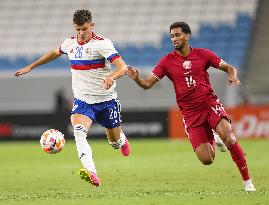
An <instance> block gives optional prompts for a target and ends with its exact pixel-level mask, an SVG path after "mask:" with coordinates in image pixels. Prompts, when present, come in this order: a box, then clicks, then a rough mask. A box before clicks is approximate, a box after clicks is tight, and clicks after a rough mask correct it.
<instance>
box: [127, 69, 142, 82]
mask: <svg viewBox="0 0 269 205" xmlns="http://www.w3.org/2000/svg"><path fill="white" fill-rule="evenodd" d="M126 74H127V75H128V76H129V77H130V78H132V79H133V80H136V79H137V78H138V75H139V71H138V70H137V69H135V68H132V67H131V66H128V71H127V73H126Z"/></svg>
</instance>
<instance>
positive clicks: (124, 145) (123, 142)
mask: <svg viewBox="0 0 269 205" xmlns="http://www.w3.org/2000/svg"><path fill="white" fill-rule="evenodd" d="M109 144H110V145H111V146H112V147H113V148H114V149H120V150H121V153H122V154H123V155H124V156H129V154H130V144H129V141H128V139H127V137H126V136H125V134H124V133H123V132H121V134H120V139H118V141H116V142H109Z"/></svg>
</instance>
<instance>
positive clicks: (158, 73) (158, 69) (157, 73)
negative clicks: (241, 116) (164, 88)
mask: <svg viewBox="0 0 269 205" xmlns="http://www.w3.org/2000/svg"><path fill="white" fill-rule="evenodd" d="M164 65H165V64H164V59H162V60H160V62H159V63H158V64H157V65H156V66H155V68H154V69H153V70H152V72H151V74H152V75H153V76H154V77H155V78H157V79H158V80H161V79H162V78H163V77H164V76H165V75H166V74H165V73H166V72H165V67H164Z"/></svg>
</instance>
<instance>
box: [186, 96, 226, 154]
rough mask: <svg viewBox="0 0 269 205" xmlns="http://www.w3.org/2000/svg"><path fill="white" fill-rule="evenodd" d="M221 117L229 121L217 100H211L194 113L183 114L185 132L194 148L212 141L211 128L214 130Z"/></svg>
mask: <svg viewBox="0 0 269 205" xmlns="http://www.w3.org/2000/svg"><path fill="white" fill-rule="evenodd" d="M221 118H226V119H227V120H228V121H229V122H230V119H229V117H228V115H227V113H226V112H225V110H224V108H223V106H222V104H221V103H220V102H219V100H214V101H212V102H211V103H210V104H209V105H208V106H207V107H205V109H204V110H203V111H200V112H198V113H197V114H195V115H192V116H190V117H188V116H184V124H185V132H186V134H187V136H188V138H189V140H190V142H191V145H192V147H193V149H194V150H195V149H196V148H197V147H199V146H200V144H202V143H210V144H211V145H212V144H213V143H214V135H213V131H212V130H216V126H217V124H218V122H219V121H220V120H221Z"/></svg>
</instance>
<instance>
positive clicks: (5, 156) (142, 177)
mask: <svg viewBox="0 0 269 205" xmlns="http://www.w3.org/2000/svg"><path fill="white" fill-rule="evenodd" d="M130 144H131V147H132V151H131V156H130V157H127V158H126V157H123V156H122V155H121V153H120V152H119V151H118V150H113V149H112V148H111V147H110V146H109V144H108V143H107V142H106V140H96V141H92V142H91V146H92V149H93V152H94V160H95V165H96V167H97V170H98V175H99V177H100V179H101V186H100V187H98V188H95V187H92V186H91V185H89V184H87V183H86V182H84V181H82V180H80V178H79V176H78V175H77V170H78V169H79V168H81V163H80V161H79V159H78V157H77V153H76V148H75V144H74V142H73V141H72V140H70V141H67V142H66V145H65V148H64V149H63V151H62V152H61V153H59V154H56V155H49V154H46V153H45V152H43V151H42V150H41V147H40V145H39V141H38V140H37V141H31V142H0V204H1V205H2V204H3V205H11V204H12V205H13V204H14V205H16V204H25V205H26V204H27V205H42V204H46V205H47V204H64V205H70V204H74V205H78V204H79V205H84V204H93V205H99V204H100V205H101V204H104V205H105V204H109V205H129V204H134V205H164V204H167V205H175V204H181V205H185V204H186V205H196V204H199V205H205V204H208V205H209V204H210V205H211V204H218V205H222V204H223V205H224V204H225V205H226V204H237V205H250V204H253V205H267V204H269V149H268V147H269V140H265V139H264V140H240V144H241V145H242V147H243V149H244V151H245V152H246V157H247V161H248V165H249V169H250V172H251V175H252V177H253V179H254V183H255V185H256V188H257V192H256V193H246V192H245V191H244V190H243V185H242V181H241V177H240V176H239V172H238V170H237V168H236V166H235V165H234V163H233V162H232V159H231V157H230V154H229V152H227V153H221V152H219V151H218V150H217V153H216V159H215V162H214V163H213V164H212V165H210V166H204V165H202V164H201V163H200V162H199V161H198V159H197V158H196V156H195V153H193V151H192V148H191V146H190V144H189V142H188V141H169V140H159V139H158V140H157V139H148V140H130Z"/></svg>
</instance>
